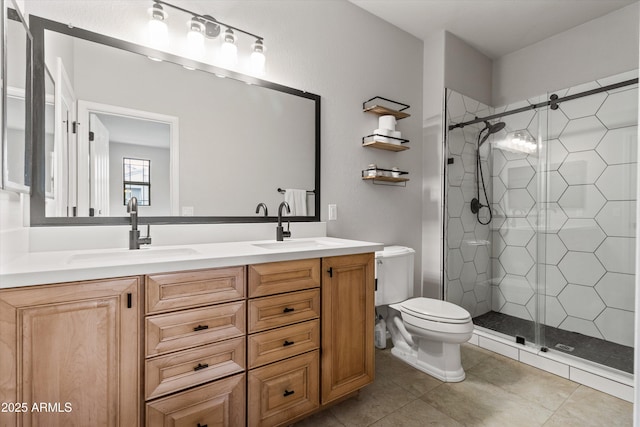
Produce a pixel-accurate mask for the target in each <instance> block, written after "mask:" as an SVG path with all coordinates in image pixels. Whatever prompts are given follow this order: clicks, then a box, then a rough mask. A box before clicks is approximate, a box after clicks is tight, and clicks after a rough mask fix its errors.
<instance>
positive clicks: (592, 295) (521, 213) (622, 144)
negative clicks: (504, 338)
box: [491, 70, 638, 346]
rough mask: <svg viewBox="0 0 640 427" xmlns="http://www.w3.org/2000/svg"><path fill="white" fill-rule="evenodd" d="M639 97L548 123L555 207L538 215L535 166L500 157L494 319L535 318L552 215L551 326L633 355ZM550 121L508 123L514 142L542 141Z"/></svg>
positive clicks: (530, 116)
mask: <svg viewBox="0 0 640 427" xmlns="http://www.w3.org/2000/svg"><path fill="white" fill-rule="evenodd" d="M637 76H638V73H637V70H636V71H632V72H629V73H624V74H621V75H617V76H612V77H608V78H606V79H602V80H598V81H596V82H592V83H589V84H584V85H580V86H576V87H572V88H569V89H565V90H561V91H556V92H555V93H556V94H558V95H559V96H560V97H563V96H567V95H571V94H575V93H579V92H582V91H585V90H589V89H593V88H596V87H601V86H605V85H607V84H611V83H614V82H619V81H624V80H628V79H632V78H636V77H637ZM637 97H638V89H637V85H634V86H628V87H625V88H620V89H616V90H612V91H609V92H603V93H600V94H597V95H592V96H587V97H584V98H579V99H577V100H572V101H568V102H564V103H561V104H560V108H559V109H558V110H555V111H549V112H548V116H547V122H546V123H545V121H544V118H543V117H542V118H541V119H542V122H543V123H542V126H541V128H542V135H543V136H544V135H545V133H546V134H547V138H544V139H546V141H547V150H548V162H547V164H546V167H545V169H544V172H545V176H544V178H545V179H546V182H547V200H546V202H545V203H544V204H543V205H542V206H541V207H540V209H539V212H538V207H537V205H536V199H537V185H538V182H539V181H540V179H539V178H540V177H538V176H537V174H536V165H537V159H536V157H535V156H533V155H532V156H526V155H514V154H513V153H509V152H503V151H500V150H493V155H492V158H493V163H492V166H493V168H492V179H491V181H492V185H493V196H494V197H493V203H494V205H493V206H494V210H495V212H496V214H497V215H496V218H495V220H494V222H493V226H492V241H493V251H492V254H491V261H492V266H493V271H492V273H493V274H492V275H491V284H492V291H493V292H492V297H493V298H492V306H493V310H494V311H499V312H502V313H506V314H510V315H512V316H516V317H520V318H525V319H533V318H534V316H533V315H534V309H535V298H533V295H534V290H535V288H536V283H539V280H538V278H537V277H536V268H535V262H534V260H535V259H536V243H537V239H536V235H535V232H534V231H535V228H536V227H537V225H538V218H543V217H544V214H546V215H547V233H546V234H545V235H544V238H545V239H546V242H545V251H544V252H545V260H544V265H545V276H546V280H545V281H546V289H545V295H546V298H545V318H544V319H543V320H542V322H543V323H545V324H547V325H550V326H554V327H558V328H561V329H565V330H570V331H574V332H578V333H581V334H585V335H589V336H593V337H597V338H602V339H605V340H607V341H612V342H615V343H618V344H623V345H627V346H633V339H634V336H633V330H634V323H633V322H634V320H633V319H634V312H633V309H634V307H633V301H634V279H635V278H634V268H635V266H634V259H635V237H634V236H635V227H636V223H635V218H636V212H635V203H636V196H635V194H636V188H635V182H636V173H637V162H636V158H637V151H636V150H637V142H638V141H637V115H638V110H637V105H638V102H637V99H638V98H637ZM541 100H543V99H540V98H537V99H530V100H528V102H527V103H536V102H540V101H541ZM527 103H521V104H522V105H520V104H518V105H508V106H506V107H503V108H498V109H496V110H497V111H500V110H504V109H512V108H516V107H518V106H523V105H526V104H527ZM544 114H545V113H542V114H539V112H533V111H531V112H526V113H520V114H517V115H513V116H507V117H504V118H503V121H504V122H505V123H506V128H505V132H506V131H510V130H511V131H513V130H519V129H525V128H526V129H528V130H529V131H530V133H531V134H532V135H534V136H536V137H537V134H538V129H537V128H538V120H539V117H538V116H544ZM498 136H500V135H498Z"/></svg>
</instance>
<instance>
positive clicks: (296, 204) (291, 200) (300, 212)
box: [284, 188, 307, 216]
mask: <svg viewBox="0 0 640 427" xmlns="http://www.w3.org/2000/svg"><path fill="white" fill-rule="evenodd" d="M284 201H285V202H287V203H288V204H289V208H290V209H291V213H290V214H289V215H288V216H307V190H297V189H295V188H287V189H286V190H284ZM285 212H286V210H285Z"/></svg>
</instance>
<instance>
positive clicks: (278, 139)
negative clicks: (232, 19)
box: [30, 16, 320, 225]
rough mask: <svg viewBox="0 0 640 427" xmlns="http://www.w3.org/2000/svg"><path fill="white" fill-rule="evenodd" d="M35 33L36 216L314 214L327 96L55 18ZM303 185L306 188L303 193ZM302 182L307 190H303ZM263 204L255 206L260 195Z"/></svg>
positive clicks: (93, 220) (217, 218) (94, 220)
mask: <svg viewBox="0 0 640 427" xmlns="http://www.w3.org/2000/svg"><path fill="white" fill-rule="evenodd" d="M30 24H31V29H32V33H33V37H34V113H35V124H34V140H35V145H34V171H33V174H34V179H36V180H37V181H36V182H37V183H38V185H37V186H34V189H33V192H32V201H31V222H32V225H65V224H74V225H76V224H122V223H126V222H127V221H128V217H127V213H126V205H127V201H128V199H129V197H131V196H136V197H137V199H138V206H139V212H140V215H141V216H142V217H144V218H145V221H148V222H150V223H206V222H270V221H273V220H274V219H275V215H276V214H277V208H278V206H279V205H280V203H281V202H282V201H283V200H284V197H285V194H284V193H285V192H287V191H291V190H296V191H293V192H292V193H295V194H296V195H297V196H298V198H297V199H296V200H298V204H297V211H295V212H293V213H292V216H291V218H290V219H292V220H294V221H319V219H320V213H319V200H320V168H319V166H320V164H319V155H320V131H319V126H320V97H319V96H317V95H314V94H310V93H307V92H304V91H300V90H297V89H292V88H289V87H285V86H281V85H277V84H274V83H270V82H267V81H264V80H260V79H256V78H254V77H250V76H245V75H242V74H238V73H235V72H232V71H229V70H224V69H219V68H217V67H213V66H210V65H206V64H202V63H197V62H194V61H191V60H189V59H186V58H181V57H177V56H173V55H170V54H167V53H164V52H159V51H154V50H153V49H150V48H146V47H143V46H139V45H135V44H132V43H128V42H124V41H121V40H117V39H113V38H110V37H107V36H104V35H100V34H96V33H92V32H89V31H85V30H82V29H79V28H70V27H69V26H67V25H63V24H60V23H57V22H54V21H50V20H47V19H43V18H39V17H36V16H31V17H30ZM303 192H304V193H303ZM301 194H304V196H303V199H304V200H303V201H300V195H301ZM259 203H264V204H265V205H266V206H267V207H268V210H269V216H264V210H261V211H260V213H259V214H256V207H257V205H258V204H259Z"/></svg>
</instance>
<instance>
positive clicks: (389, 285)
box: [376, 246, 473, 382]
mask: <svg viewBox="0 0 640 427" xmlns="http://www.w3.org/2000/svg"><path fill="white" fill-rule="evenodd" d="M414 254H415V251H414V250H413V249H411V248H406V247H402V246H388V247H385V248H384V250H383V251H379V252H376V279H377V290H376V306H381V305H388V307H389V310H388V315H387V318H386V324H387V329H388V330H389V333H390V335H391V340H392V341H393V348H392V349H391V354H393V355H394V356H396V357H397V358H399V359H401V360H402V361H404V362H406V363H408V364H409V365H411V366H413V367H415V368H416V369H419V370H421V371H423V372H425V373H427V374H429V375H431V376H433V377H435V378H438V379H439V380H441V381H445V382H458V381H462V380H464V378H465V373H464V369H463V368H462V363H461V361H460V344H462V343H464V342H467V341H468V340H469V339H470V338H471V335H472V334H473V322H472V320H471V315H470V314H469V312H468V311H467V310H465V309H464V308H462V307H460V306H457V305H455V304H452V303H450V302H447V301H442V300H438V299H432V298H422V297H418V298H410V296H411V294H412V293H413V257H414Z"/></svg>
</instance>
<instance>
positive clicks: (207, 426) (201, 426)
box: [198, 423, 209, 427]
mask: <svg viewBox="0 0 640 427" xmlns="http://www.w3.org/2000/svg"><path fill="white" fill-rule="evenodd" d="M198 427H209V424H200V423H198Z"/></svg>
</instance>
